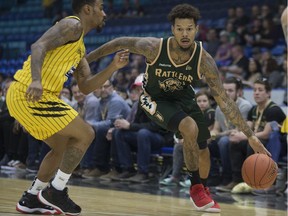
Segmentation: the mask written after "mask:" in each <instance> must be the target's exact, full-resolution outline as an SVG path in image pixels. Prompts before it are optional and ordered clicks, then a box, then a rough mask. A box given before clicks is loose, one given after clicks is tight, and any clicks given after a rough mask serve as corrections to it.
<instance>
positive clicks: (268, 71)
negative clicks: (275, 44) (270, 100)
mask: <svg viewBox="0 0 288 216" xmlns="http://www.w3.org/2000/svg"><path fill="white" fill-rule="evenodd" d="M261 65H262V73H263V76H264V77H266V78H267V79H268V82H269V83H270V85H271V87H272V88H279V87H281V86H282V82H283V78H284V74H283V73H282V72H281V71H280V70H279V66H278V64H277V61H276V60H275V59H274V58H273V56H272V55H271V52H270V51H269V50H264V51H263V53H262V62H261Z"/></svg>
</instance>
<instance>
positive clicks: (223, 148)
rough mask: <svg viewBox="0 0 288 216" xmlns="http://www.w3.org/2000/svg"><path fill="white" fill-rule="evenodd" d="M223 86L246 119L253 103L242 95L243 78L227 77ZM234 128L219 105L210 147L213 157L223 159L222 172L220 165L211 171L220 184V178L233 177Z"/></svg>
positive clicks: (227, 181) (224, 181) (227, 180)
mask: <svg viewBox="0 0 288 216" xmlns="http://www.w3.org/2000/svg"><path fill="white" fill-rule="evenodd" d="M223 87H224V89H225V91H226V94H227V95H228V96H229V97H230V98H231V99H233V100H234V101H235V103H236V105H237V107H238V108H239V110H240V112H241V115H242V117H243V118H244V119H246V118H247V115H248V112H249V110H250V109H251V108H252V105H251V104H250V102H249V101H247V100H245V99H243V98H242V97H241V95H242V90H243V85H242V82H241V80H239V79H237V78H235V77H230V78H227V79H225V80H224V82H223ZM233 130H235V126H234V125H233V124H231V122H228V121H227V119H226V118H225V116H224V114H223V112H222V111H221V110H220V108H219V106H217V108H216V112H215V123H214V127H213V129H212V130H211V137H212V141H211V143H210V145H209V149H210V153H211V159H213V158H219V157H220V159H221V167H222V173H220V171H219V167H211V171H210V175H211V178H214V179H216V180H217V178H218V184H219V183H220V182H219V179H220V178H221V180H222V184H227V183H229V182H230V181H231V178H232V170H231V159H230V153H229V135H230V133H231V132H232V131H233ZM216 184H217V183H216Z"/></svg>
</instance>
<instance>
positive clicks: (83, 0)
mask: <svg viewBox="0 0 288 216" xmlns="http://www.w3.org/2000/svg"><path fill="white" fill-rule="evenodd" d="M86 4H88V5H91V6H94V4H95V0H72V10H73V12H74V13H76V14H78V13H80V11H81V8H82V7H83V6H84V5H86Z"/></svg>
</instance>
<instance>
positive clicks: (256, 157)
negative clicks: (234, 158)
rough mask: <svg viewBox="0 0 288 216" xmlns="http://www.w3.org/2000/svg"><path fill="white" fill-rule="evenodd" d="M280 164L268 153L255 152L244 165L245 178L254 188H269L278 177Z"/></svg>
mask: <svg viewBox="0 0 288 216" xmlns="http://www.w3.org/2000/svg"><path fill="white" fill-rule="evenodd" d="M277 171H278V166H277V164H276V163H275V162H274V161H273V159H272V158H270V157H269V156H267V155H264V154H253V155H251V156H249V157H248V158H246V160H245V161H244V163H243V165H242V177H243V180H244V181H245V182H246V183H247V184H248V185H249V186H250V187H252V188H254V189H267V188H269V187H270V186H271V185H272V184H273V183H274V181H275V179H276V177H277Z"/></svg>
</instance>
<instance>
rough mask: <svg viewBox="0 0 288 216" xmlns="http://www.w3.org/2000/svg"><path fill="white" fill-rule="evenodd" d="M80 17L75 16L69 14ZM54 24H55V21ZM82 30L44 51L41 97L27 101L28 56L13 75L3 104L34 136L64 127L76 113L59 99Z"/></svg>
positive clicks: (79, 50) (79, 53) (81, 50)
mask: <svg viewBox="0 0 288 216" xmlns="http://www.w3.org/2000/svg"><path fill="white" fill-rule="evenodd" d="M67 18H74V19H77V20H80V19H79V18H78V17H75V16H72V17H71V16H70V17H67ZM56 25H57V24H56ZM83 36H84V34H83V33H82V35H81V37H80V38H79V40H77V41H73V42H70V43H67V44H65V45H63V46H60V47H58V48H56V49H54V50H51V51H48V52H47V53H46V56H45V59H44V62H43V66H42V73H41V78H42V79H41V83H42V86H43V94H42V99H41V100H40V101H38V102H28V101H27V99H26V97H25V94H26V91H27V88H28V86H29V85H30V83H31V82H32V74H31V56H29V57H28V59H27V60H26V61H25V62H24V65H23V68H22V69H20V70H18V71H17V72H16V74H15V75H14V79H15V80H16V81H15V82H13V83H12V84H11V86H10V87H9V90H8V92H7V106H8V109H9V112H10V114H11V116H13V117H14V118H15V119H16V120H18V121H19V123H20V124H21V125H22V126H24V127H25V129H26V130H27V131H28V132H29V133H30V134H31V135H32V136H34V137H35V138H36V139H39V140H44V139H46V138H48V137H50V136H52V135H53V134H55V133H57V132H58V131H60V130H61V129H63V128H65V127H66V126H67V125H68V124H69V123H70V122H71V121H72V120H73V119H75V117H76V116H77V115H78V113H77V112H76V111H75V110H74V109H73V108H72V107H70V106H69V105H68V104H66V103H65V102H63V101H62V100H60V99H59V94H60V91H61V90H62V88H63V84H64V82H65V81H66V80H67V79H68V76H69V75H71V74H72V73H73V72H74V70H75V69H76V68H77V66H78V64H79V62H80V60H81V59H82V58H83V57H84V55H85V52H86V51H85V46H84V42H83Z"/></svg>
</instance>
